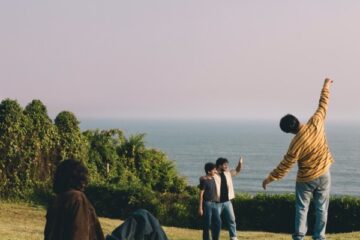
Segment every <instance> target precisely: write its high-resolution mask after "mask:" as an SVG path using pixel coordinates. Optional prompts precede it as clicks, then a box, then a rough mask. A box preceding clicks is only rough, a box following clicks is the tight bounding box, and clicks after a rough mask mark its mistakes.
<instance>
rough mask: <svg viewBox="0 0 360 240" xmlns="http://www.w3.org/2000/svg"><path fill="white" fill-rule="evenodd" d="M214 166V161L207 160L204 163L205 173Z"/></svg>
mask: <svg viewBox="0 0 360 240" xmlns="http://www.w3.org/2000/svg"><path fill="white" fill-rule="evenodd" d="M215 168H216V165H215V164H214V163H212V162H208V163H206V164H205V167H204V170H205V173H206V174H208V173H209V172H210V171H211V170H213V169H215Z"/></svg>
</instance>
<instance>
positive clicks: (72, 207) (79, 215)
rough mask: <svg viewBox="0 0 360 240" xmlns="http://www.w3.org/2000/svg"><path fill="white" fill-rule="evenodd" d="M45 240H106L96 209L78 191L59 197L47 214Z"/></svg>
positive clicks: (71, 191)
mask: <svg viewBox="0 0 360 240" xmlns="http://www.w3.org/2000/svg"><path fill="white" fill-rule="evenodd" d="M44 235H45V240H104V234H103V232H102V229H101V225H100V222H99V220H98V217H97V216H96V213H95V209H94V207H93V206H92V205H91V203H90V202H89V200H88V199H87V198H86V196H85V194H84V193H83V192H81V191H78V190H69V191H66V192H63V193H60V194H58V195H57V197H56V198H55V199H54V201H53V203H52V205H51V206H50V207H49V208H48V210H47V213H46V225H45V231H44Z"/></svg>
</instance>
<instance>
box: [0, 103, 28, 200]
mask: <svg viewBox="0 0 360 240" xmlns="http://www.w3.org/2000/svg"><path fill="white" fill-rule="evenodd" d="M27 127H28V119H27V118H26V116H25V115H24V113H23V109H22V108H21V106H20V105H19V104H18V102H17V101H16V100H11V99H5V100H3V101H2V102H1V103H0V196H18V195H21V194H22V193H23V192H24V191H25V190H26V189H27V188H28V187H29V186H30V185H31V182H30V179H29V171H30V162H28V160H29V148H27V147H26V145H25V144H24V143H25V142H26V136H27ZM26 160H27V161H26Z"/></svg>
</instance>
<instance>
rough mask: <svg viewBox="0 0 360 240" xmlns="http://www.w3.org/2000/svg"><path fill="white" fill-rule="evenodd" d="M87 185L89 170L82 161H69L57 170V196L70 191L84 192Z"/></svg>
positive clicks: (55, 181) (60, 165) (54, 184)
mask: <svg viewBox="0 0 360 240" xmlns="http://www.w3.org/2000/svg"><path fill="white" fill-rule="evenodd" d="M87 183H88V170H87V168H86V167H85V166H84V165H83V164H82V163H81V162H80V161H77V160H73V159H67V160H64V161H62V162H61V163H60V164H59V165H58V166H57V168H56V171H55V175H54V182H53V190H54V192H55V193H56V194H58V193H62V192H65V191H67V190H70V189H75V190H80V191H83V190H84V188H85V186H86V184H87Z"/></svg>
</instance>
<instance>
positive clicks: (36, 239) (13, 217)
mask: <svg viewBox="0 0 360 240" xmlns="http://www.w3.org/2000/svg"><path fill="white" fill-rule="evenodd" d="M100 221H101V226H102V227H103V230H104V232H105V234H108V233H110V232H111V231H112V230H113V229H114V228H115V227H117V226H118V225H119V224H121V223H122V221H120V220H114V219H109V218H100ZM44 224H45V209H44V208H43V207H39V206H30V205H28V204H23V203H21V204H20V203H8V202H5V203H4V202H0V239H1V240H24V239H26V240H40V239H43V230H44ZM164 230H165V232H166V234H167V236H168V238H169V239H172V240H199V239H201V236H202V234H201V231H200V230H192V229H184V228H175V227H164ZM238 235H239V239H254V240H255V239H257V240H261V239H264V240H265V239H269V240H282V239H291V238H290V235H289V234H277V233H267V232H244V231H239V232H238ZM221 239H229V238H228V233H227V232H226V231H222V233H221ZM307 239H309V240H310V239H311V238H310V237H308V238H307ZM327 239H332V240H340V239H344V240H345V239H346V240H355V239H360V232H353V233H342V234H328V235H327Z"/></svg>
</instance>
